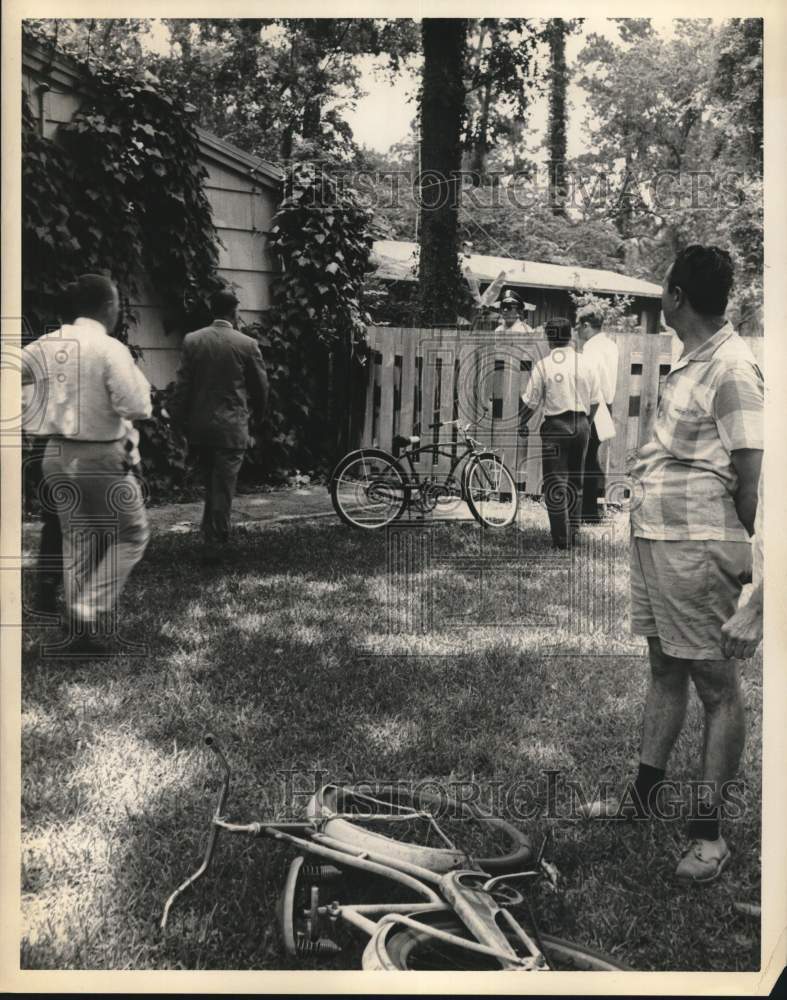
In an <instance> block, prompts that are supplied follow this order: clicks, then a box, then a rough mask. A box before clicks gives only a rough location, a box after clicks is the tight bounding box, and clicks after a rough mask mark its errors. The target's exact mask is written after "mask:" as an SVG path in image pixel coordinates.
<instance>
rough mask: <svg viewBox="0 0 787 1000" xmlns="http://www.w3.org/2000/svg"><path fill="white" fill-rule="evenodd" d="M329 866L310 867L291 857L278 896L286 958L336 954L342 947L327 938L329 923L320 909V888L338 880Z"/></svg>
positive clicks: (301, 858) (302, 859)
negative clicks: (326, 883)
mask: <svg viewBox="0 0 787 1000" xmlns="http://www.w3.org/2000/svg"><path fill="white" fill-rule="evenodd" d="M341 875H342V873H341V871H340V870H339V869H338V868H334V867H333V866H332V865H310V864H307V863H306V859H305V858H304V857H303V856H300V857H297V858H294V859H293V861H292V864H291V865H290V869H289V871H288V872H287V878H286V880H285V882H284V889H283V891H282V894H281V896H280V897H279V907H278V911H279V912H278V916H279V927H280V928H281V936H282V940H283V942H284V948H285V951H286V952H287V954H288V955H292V956H295V957H303V956H305V955H315V956H317V955H336V954H338V953H339V952H340V951H341V950H342V948H341V946H340V945H339V944H337V943H336V942H335V941H333V940H332V939H331V938H330V937H329V936H328V934H329V932H330V931H331V924H330V921H329V919H328V918H326V917H323V916H322V915H321V914H320V913H319V912H318V910H319V907H320V906H323V905H325V903H326V902H327V900H326V899H322V898H321V893H320V885H321V883H323V882H334V881H335V880H336V879H339V878H341Z"/></svg>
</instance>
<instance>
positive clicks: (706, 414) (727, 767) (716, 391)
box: [586, 245, 763, 882]
mask: <svg viewBox="0 0 787 1000" xmlns="http://www.w3.org/2000/svg"><path fill="white" fill-rule="evenodd" d="M732 279H733V268H732V261H731V259H730V255H729V254H728V253H727V252H726V251H724V250H720V249H719V248H718V247H714V246H708V247H704V246H699V245H692V246H689V247H686V249H685V250H683V251H681V253H680V254H678V256H677V258H676V260H675V262H674V263H673V265H672V266H671V267H670V269H669V271H668V272H667V275H666V277H665V279H664V285H663V290H662V309H663V312H664V318H665V321H666V323H667V325H668V326H670V327H672V329H673V330H674V331H675V333H676V335H677V336H678V338H679V339H680V340H681V342H682V343H683V353H682V354H681V356H680V358H679V359H678V361H677V362H676V364H675V365H674V366H673V368H672V370H671V371H670V373H669V375H668V376H667V377H666V380H665V384H664V389H663V395H662V398H661V400H660V402H659V408H658V414H657V417H656V421H655V425H654V430H653V437H652V438H651V440H650V441H649V442H648V443H647V444H646V445H644V447H642V448H641V449H640V452H639V455H638V459H637V462H636V464H635V466H634V468H633V470H632V481H633V489H632V510H631V529H632V539H631V619H632V631H633V632H634V633H635V634H638V635H643V636H646V637H647V640H648V647H649V655H650V667H651V673H650V684H649V689H648V694H647V700H646V703H645V714H644V722H643V732H642V744H641V752H640V765H639V772H638V775H637V779H636V782H635V784H634V796H633V799H634V802H633V806H634V811H635V815H640V816H644V815H648V814H649V813H650V812H651V811H652V810H653V808H654V805H655V803H656V801H657V800H656V792H657V790H658V786H659V783H660V782H661V781H662V780H663V779H664V774H665V768H666V765H667V760H668V757H669V754H670V751H671V750H672V747H673V745H674V743H675V740H676V739H677V736H678V734H679V733H680V731H681V729H682V727H683V723H684V719H685V714H686V706H687V703H688V695H689V679H691V681H692V683H693V684H694V687H695V689H696V691H697V694H698V695H699V698H700V701H701V702H702V705H703V708H704V715H705V740H704V759H703V774H702V777H703V783H706V784H707V787H709V788H710V789H712V791H711V792H710V794H709V796H708V797H707V799H706V800H705V801H702V802H700V803H699V805H698V808H697V810H696V811H695V813H694V815H693V816H692V820H691V825H690V829H689V836H690V838H691V841H692V842H691V845H690V847H689V849H688V850H687V852H686V854H685V855H684V857H683V858H682V860H681V861H680V863H679V865H678V868H677V871H676V875H677V876H678V877H679V878H682V879H686V880H691V881H696V882H704V881H709V880H711V879H713V878H715V877H716V876H717V875H719V874H720V873H721V872H722V871H723V870H724V868H725V867H726V865H727V863H728V861H729V858H730V851H729V848H728V847H727V844H726V843H725V841H724V838H723V837H722V836H721V834H720V830H719V820H720V807H721V803H722V801H723V789H724V786H725V783H726V782H729V781H730V780H732V779H733V778H734V776H735V773H736V770H737V766H738V762H739V760H740V756H741V752H742V750H743V743H744V735H745V720H744V709H743V701H742V697H741V691H740V684H739V679H738V669H737V665H736V662H735V659H733V658H729V657H728V653H729V646H728V644H727V642H726V637H725V635H724V634H723V633H722V627H723V625H724V624H725V622H726V621H727V620H728V619H729V618H730V617H731V615H732V614H733V613H734V611H735V608H736V606H737V603H738V598H739V597H740V593H741V590H742V586H743V583H742V581H743V580H745V579H747V578H748V577H749V575H750V573H751V545H750V542H749V536H751V535H752V534H753V532H754V521H755V514H756V510H757V487H758V480H759V476H760V464H761V460H762V449H763V426H762V410H763V378H762V373H761V372H760V370H759V368H758V367H757V364H756V362H755V360H754V357H753V355H752V354H751V351H750V350H749V348H748V347H747V346H746V344H745V343H744V342H743V341H742V340H741V338H740V337H739V336H738V335H737V334H736V333H735V331H734V330H733V328H732V326H731V325H730V323H729V322H728V321H727V319H726V317H725V315H724V314H725V310H726V308H727V300H728V297H729V292H730V289H731V287H732ZM749 655H750V654H749ZM614 808H615V804H614V803H612V802H610V800H607V801H605V802H595V803H591V804H590V805H589V806H588V807H587V809H586V813H587V815H589V816H591V817H595V816H608V815H610V812H611V811H612V810H613V809H614Z"/></svg>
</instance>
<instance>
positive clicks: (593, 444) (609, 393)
mask: <svg viewBox="0 0 787 1000" xmlns="http://www.w3.org/2000/svg"><path fill="white" fill-rule="evenodd" d="M577 324H578V328H577V334H578V339H579V343H580V345H581V346H582V357H583V358H584V359H585V360H586V361H587V362H589V363H590V364H591V365H593V366H594V367H595V369H596V372H597V374H598V377H599V381H600V383H601V395H602V398H603V401H604V403H605V404H606V406H607V408H608V409H610V410H611V408H612V403H613V401H614V399H615V387H616V385H617V380H618V345H617V344H616V343H615V341H614V340H613V339H612V338H611V337H608V336H607V335H606V334H605V333H604V331H603V330H602V326H603V317H602V315H601V313H600V312H599V310H598V309H597V308H595V307H593V306H585V308H584V309H580V310H579V313H578V315H577ZM600 443H601V442H600V441H599V436H598V430H597V428H596V421H595V420H594V421H593V423H591V425H590V440H589V441H588V450H587V454H586V455H585V473H584V479H583V486H582V521H583V522H584V523H586V524H596V523H598V522H599V521H600V520H601V516H602V514H601V511H600V510H599V505H598V500H599V497H601V496H603V495H604V488H605V484H604V472H603V470H602V468H601V465H600V463H599V460H598V450H599V445H600Z"/></svg>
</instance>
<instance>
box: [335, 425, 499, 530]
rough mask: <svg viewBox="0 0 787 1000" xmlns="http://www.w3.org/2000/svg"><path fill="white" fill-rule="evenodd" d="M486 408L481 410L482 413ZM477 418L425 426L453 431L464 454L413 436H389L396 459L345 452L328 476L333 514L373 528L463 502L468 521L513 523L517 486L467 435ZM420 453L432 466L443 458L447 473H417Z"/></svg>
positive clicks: (366, 451)
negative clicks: (412, 512) (396, 450)
mask: <svg viewBox="0 0 787 1000" xmlns="http://www.w3.org/2000/svg"><path fill="white" fill-rule="evenodd" d="M487 410H488V407H484V413H486V411H487ZM482 416H483V414H482ZM480 419H481V418H479V420H476V421H471V422H470V423H467V424H462V423H460V421H459V420H446V421H437V422H436V423H433V424H429V425H428V426H429V429H436V430H439V429H440V428H443V427H455V428H456V429H457V431H458V432H459V433H460V434H462V435H463V437H464V440H463V442H462V446H463V448H464V450H463V451H462V452H461V454H458V455H454V453H453V448H451V450H449V446H448V445H444V446H441V445H440V444H439V443H434V444H426V445H421V438H420V437H419V436H418V435H415V436H412V437H403V436H402V435H396V436H395V437H394V440H393V444H394V447H396V448H404V451H402V452H401V453H400V454H399V456H398V458H397V457H395V456H394V455H392V454H390V452H387V451H384V450H383V449H381V448H359V449H357V450H356V451H351V452H349V453H348V454H347V455H345V456H344V458H342V459H341V460H340V461H339V462H338V463H337V464H336V466H335V467H334V469H333V471H332V472H331V476H330V480H329V489H330V493H331V501H332V503H333V507H334V510H335V511H336V513H337V514H338V515H339V517H340V518H341V519H342V521H344V522H345V524H349V525H350V526H351V527H353V528H363V529H366V530H378V529H380V528H384V527H385V526H386V525H388V524H392V523H393V522H394V521H396V520H397V519H398V518H400V517H401V516H402V514H403V513H404V512H405V510H408V509H415V510H417V511H418V513H419V514H421V515H424V514H430V513H432V512H434V511H435V510H436V509H437V507H438V506H439V505H443V506H445V505H446V504H453V503H456V502H457V500H462V501H464V502H465V503H466V504H467V506H468V507H469V508H470V512H471V513H472V515H473V517H474V518H475V519H476V520H477V521H479V522H480V523H481V524H482V525H484V526H485V527H487V528H505V527H507V526H508V525H510V524H512V523H513V521H514V519H515V518H516V512H517V508H518V505H519V496H518V494H517V489H516V483H515V482H514V477H513V476H512V475H511V472H510V471H509V469H508V468H507V466H506V465H505V462H504V461H503V460H502V458H500V456H499V455H497V453H496V452H494V451H491V450H484V446H483V445H482V444H481V442H479V441H477V440H476V439H475V438H473V437H471V435H470V430H471V428H472V427H474V426H475V424H477V423H478V422H479V421H480ZM457 450H458V449H457ZM422 455H428V456H430V457H431V460H432V463H433V464H434V462H435V461H436V460H437V457H438V456H442V457H444V458H448V459H449V460H450V462H451V467H450V469H449V472H448V474H447V475H442V476H439V477H433V476H423V475H422V474H420V473H419V472H418V471H417V470H416V468H415V463H416V462H418V461H419V460H420V459H421V456H422ZM403 461H404V462H406V463H407V468H405V467H404V465H403V464H402V462H403ZM463 463H464V467H463V468H462V472H461V475H460V476H458V477H457V470H458V469H459V467H460V466H461V465H462V464H463Z"/></svg>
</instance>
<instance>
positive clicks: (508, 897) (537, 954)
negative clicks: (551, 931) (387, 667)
mask: <svg viewBox="0 0 787 1000" xmlns="http://www.w3.org/2000/svg"><path fill="white" fill-rule="evenodd" d="M205 742H206V744H207V745H208V746H209V747H210V748H211V749H212V750H213V752H214V754H215V755H216V756H217V758H218V760H219V762H220V764H221V767H222V770H223V779H222V784H221V789H220V791H219V796H218V801H217V805H216V809H215V812H214V815H213V819H212V822H211V828H210V834H209V837H208V843H207V847H206V851H205V855H204V858H203V861H202V864H201V865H200V867H199V868H198V869H197V871H196V872H194V874H193V875H191V876H190V877H189V878H187V879H186V880H185V882H183V884H182V885H180V886H179V887H178V888H177V889H175V891H174V892H173V893H171V894H170V896H169V898H168V899H167V901H166V903H165V906H164V911H163V914H162V917H161V921H160V926H161V929H162V931H164V930H166V927H167V923H168V919H169V914H170V911H171V909H172V906H173V904H174V903H175V901H176V900H177V899H178V898H179V897H180V896H181V895H182V893H183V892H185V891H186V889H188V888H189V887H190V886H191V885H193V884H194V883H195V882H196V881H197V880H198V879H199V878H201V877H202V876H203V875H204V874H205V872H206V871H207V870H208V868H209V866H210V863H211V860H212V858H213V855H214V852H215V848H216V843H217V840H218V836H219V834H220V833H221V832H222V831H225V832H228V833H236V834H247V835H250V836H253V837H260V836H264V837H270V838H272V839H273V840H276V841H280V842H284V843H287V844H291V845H292V846H294V847H297V848H298V849H299V850H300V851H302V852H303V853H302V854H300V855H299V856H298V857H296V858H295V859H294V860H293V861H292V863H291V864H290V867H289V871H288V874H287V877H286V880H285V885H284V890H283V892H282V895H281V897H280V901H279V907H278V917H279V925H280V929H281V935H282V939H283V943H284V947H285V950H286V952H287V953H288V954H289V955H291V956H297V957H304V956H307V957H317V958H319V957H334V956H337V955H340V954H342V953H343V952H348V951H349V950H350V949H351V947H352V946H353V943H354V942H355V941H356V939H357V936H358V935H359V934H360V936H361V937H365V938H366V939H367V940H366V943H365V946H364V947H363V952H362V955H361V961H360V964H361V968H362V969H364V970H367V971H379V970H415V969H418V970H420V969H424V970H427V969H436V970H439V969H443V970H468V971H471V970H490V971H501V970H517V971H522V972H526V971H547V970H561V969H566V968H569V969H579V970H592V971H613V970H618V971H620V970H625V969H626V966H624V965H623V964H622V963H621V962H619V961H618V960H617V959H616V958H614V957H612V956H610V955H606V954H604V953H603V952H599V951H596V950H595V949H593V948H588V947H585V946H583V945H579V944H575V943H573V942H571V941H565V940H563V939H561V938H557V937H553V936H551V935H548V934H543V933H541V931H540V930H539V928H538V925H537V923H536V921H535V918H534V916H533V913H532V908H531V907H530V904H529V902H528V899H527V898H526V895H525V894H524V893H523V892H522V891H520V890H519V889H517V888H516V887H515V884H516V883H527V882H528V880H532V879H535V878H537V877H539V876H546V877H547V879H548V880H549V884H550V885H556V882H557V874H556V870H555V868H554V866H553V865H551V864H550V863H548V862H546V861H544V858H543V853H544V844H543V843H542V845H541V849H540V850H539V851H538V852H534V850H533V846H532V844H531V841H530V839H529V838H528V837H527V836H526V835H525V834H524V833H522V831H520V830H518V829H517V828H516V827H514V826H512V825H511V824H510V823H508V822H507V821H506V820H504V819H501V818H500V817H496V816H492V815H489V814H485V813H483V812H482V811H481V810H480V809H479V808H478V807H477V806H471V805H470V804H469V803H467V802H459V801H457V800H455V799H451V798H448V797H445V798H443V797H441V796H436V795H434V794H433V793H429V792H427V791H426V790H425V789H424V790H421V791H414V792H413V791H410V790H407V789H403V788H401V787H399V786H395V785H394V786H391V785H381V786H375V787H373V786H361V787H342V786H338V785H331V784H329V785H325V786H324V787H323V788H321V789H320V790H319V791H318V792H316V794H315V795H313V796H312V798H311V799H310V801H309V803H308V805H307V807H306V820H304V821H295V822H290V821H286V822H282V821H278V820H277V821H264V820H263V821H255V822H251V823H234V822H229V821H228V820H227V819H226V818H225V817H224V816H223V812H224V808H225V805H226V801H227V796H228V793H229V782H230V768H229V764H228V763H227V760H226V758H225V756H224V754H223V753H222V752H221V750H220V749H219V747H218V745H217V744H216V741H215V739H214V738H213V737H212V736H210V735H208V736H206V738H205ZM443 812H446V813H447V814H448V819H451V818H456V819H458V820H459V821H460V822H461V823H463V824H464V823H465V822H466V821H467V820H468V819H472V820H474V821H475V822H476V823H478V824H479V828H480V830H481V835H482V840H481V841H478V846H482V845H485V844H486V843H488V841H489V834H490V831H491V834H492V835H493V836H494V837H496V838H498V839H502V841H503V843H504V852H503V853H500V852H499V850H496V851H495V853H493V854H492V855H491V856H489V857H479V856H477V855H478V849H477V848H476V849H475V853H474V846H475V842H473V843H463V844H460V843H457V840H458V839H459V838H457V837H456V836H454V838H453V839H452V838H451V837H450V836H449V835H448V834H447V833H446V832H445V830H444V829H443V827H444V826H445V825H446V820H445V819H443V823H442V825H441V823H439V822H438V816H442V814H443ZM417 824H420V826H421V829H422V830H423V829H425V830H426V831H427V832H428V833H429V834H430V835H431V837H433V838H439V840H440V841H441V843H440V845H439V846H435V845H434V844H429V843H418V842H413V839H412V837H410V839H407V837H408V832H409V828H411V827H413V826H415V825H417ZM374 826H378V827H382V829H383V830H385V833H381V832H378V831H377V830H375V829H373V827H374ZM394 831H396V832H397V834H398V836H397V837H394V836H393V835H392V834H393V832H394ZM403 831H404V832H403ZM468 836H469V835H468ZM464 839H465V840H466V839H467V837H465V838H464ZM307 855H313V856H314V857H315V858H317V859H319V861H320V862H321V863H320V864H316V865H311V864H307V862H306V856H307ZM326 890H327V893H328V895H327V901H326V896H325V893H326ZM369 897H370V898H369ZM343 900H345V901H343ZM523 918H524V919H523Z"/></svg>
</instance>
